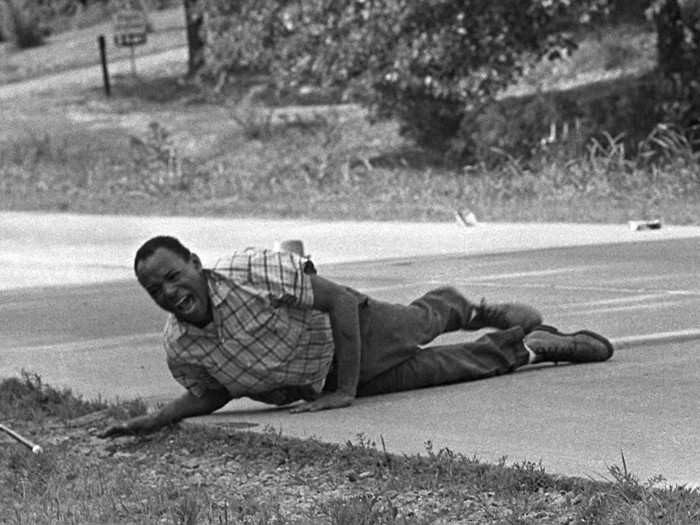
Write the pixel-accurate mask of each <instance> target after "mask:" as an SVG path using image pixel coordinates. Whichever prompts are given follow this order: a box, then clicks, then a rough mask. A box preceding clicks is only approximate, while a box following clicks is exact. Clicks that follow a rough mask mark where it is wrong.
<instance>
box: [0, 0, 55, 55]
mask: <svg viewBox="0 0 700 525" xmlns="http://www.w3.org/2000/svg"><path fill="white" fill-rule="evenodd" d="M2 13H3V16H2V18H3V20H4V23H5V32H6V33H7V34H8V36H9V38H10V39H11V40H12V41H13V42H14V44H15V45H16V46H17V47H18V48H20V49H26V48H29V47H36V46H40V45H43V43H44V36H45V31H44V28H43V26H42V23H41V17H40V12H39V5H38V4H37V2H36V1H34V0H4V8H3V10H2Z"/></svg>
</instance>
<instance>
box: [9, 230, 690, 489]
mask: <svg viewBox="0 0 700 525" xmlns="http://www.w3.org/2000/svg"><path fill="white" fill-rule="evenodd" d="M699 255H700V238H697V237H696V238H689V239H676V240H667V241H654V242H639V243H622V244H608V245H604V246H593V245H592V246H576V247H568V248H552V249H539V250H531V251H521V252H514V253H501V254H495V255H471V256H464V255H460V256H449V255H442V256H438V257H430V258H424V257H411V258H401V259H391V260H382V261H374V262H371V261H370V262H358V263H352V264H349V263H345V264H333V265H324V264H322V261H317V265H318V266H319V269H320V272H321V273H322V274H323V275H325V276H327V277H329V278H331V279H334V280H336V281H338V282H341V283H344V284H347V285H350V286H353V287H355V288H357V289H359V290H362V291H365V292H366V293H369V294H370V295H372V296H374V297H376V298H379V299H384V300H390V301H395V302H407V301H410V300H411V299H413V298H415V297H417V296H418V295H420V294H421V293H423V292H425V291H427V290H429V289H430V288H432V287H434V286H437V285H440V284H453V285H456V286H457V287H458V288H460V289H461V290H463V291H464V292H465V294H466V295H467V296H469V297H472V298H473V299H474V300H477V301H478V300H480V299H481V297H485V298H486V299H487V300H489V301H511V300H517V301H522V302H528V303H531V304H533V305H535V306H537V307H538V308H539V309H540V310H541V311H542V312H543V314H544V317H545V321H546V322H547V323H549V324H553V325H556V326H558V327H560V329H562V330H564V331H569V330H576V329H580V328H587V329H592V330H596V331H599V332H601V333H603V334H605V335H606V336H608V337H610V338H612V339H613V340H614V341H616V342H617V343H618V346H619V348H618V350H617V352H616V354H615V356H614V357H613V359H612V360H611V361H609V362H606V363H600V364H590V365H575V366H573V365H557V366H554V365H543V366H535V367H526V368H525V369H522V370H520V371H518V372H516V373H514V374H509V375H506V376H500V377H497V378H491V379H488V380H483V381H477V382H472V383H463V384H457V385H449V386H444V387H436V388H430V389H423V390H416V391H412V392H403V393H397V394H390V395H385V396H377V397H372V398H364V399H359V400H358V401H357V402H356V403H355V404H354V405H353V406H352V407H349V408H347V409H343V410H337V411H329V412H321V413H315V414H295V415H292V414H289V413H288V411H287V410H284V409H276V408H269V407H266V406H265V405H261V404H258V403H254V402H250V401H247V400H240V401H234V402H232V403H230V404H229V405H227V406H226V407H225V408H224V409H222V410H221V411H219V412H218V413H217V414H214V415H212V416H208V417H206V418H201V419H202V420H204V421H206V422H208V423H212V424H220V425H231V426H236V427H240V428H257V429H263V428H265V427H266V426H272V427H274V428H278V429H281V430H282V432H283V433H284V434H286V435H293V436H300V437H317V438H320V439H323V440H326V441H335V442H346V441H347V440H355V439H356V438H357V435H358V434H363V435H364V436H365V437H366V438H367V439H369V440H372V441H375V442H377V443H379V442H380V441H381V440H383V442H384V445H385V446H386V447H387V449H388V450H389V451H394V452H401V453H423V452H425V446H426V442H431V443H432V446H433V448H434V450H439V449H440V448H443V447H447V448H449V449H450V450H452V451H454V452H459V453H462V454H465V455H467V456H476V457H479V458H481V459H484V460H488V461H495V460H498V459H499V458H501V457H502V456H507V458H508V462H509V463H510V462H519V461H522V460H529V461H534V462H539V461H541V462H542V465H543V466H544V467H545V468H546V470H548V471H551V472H557V473H561V474H567V475H576V476H592V477H604V476H606V475H607V468H608V466H609V465H612V464H620V461H621V453H622V454H624V456H625V460H626V462H627V467H628V468H629V469H630V470H631V471H632V472H633V473H635V474H636V475H638V476H639V477H640V478H642V479H646V478H649V477H651V476H654V475H656V474H661V475H663V476H665V477H666V479H667V480H668V481H669V482H670V483H672V484H676V483H688V484H692V485H700V455H699V454H698V451H700V417H699V416H700V367H699V366H698V364H699V363H700V316H698V311H700V308H699V307H700V257H699ZM0 319H2V323H1V324H0V377H3V376H8V375H16V374H17V373H19V371H20V370H21V369H26V370H29V371H33V372H36V373H38V374H40V375H41V377H42V378H43V379H44V380H45V381H46V382H48V383H51V384H56V385H59V386H68V387H71V388H72V389H73V390H74V391H75V392H77V393H79V394H82V395H85V396H87V397H94V396H96V395H101V396H103V397H107V398H115V397H119V398H129V397H133V396H141V397H144V398H145V399H147V400H149V401H152V402H158V401H164V400H166V399H168V398H170V397H172V396H174V395H178V394H179V393H180V392H181V390H180V387H179V386H178V385H177V384H176V383H175V382H174V381H173V380H172V379H171V378H170V377H169V375H168V372H167V369H166V367H165V364H164V360H163V352H162V349H161V347H160V340H159V332H160V330H161V328H162V323H163V320H164V314H163V312H161V311H159V310H158V309H157V307H156V306H155V305H153V304H151V302H150V299H149V298H148V297H147V296H146V294H145V293H144V292H143V291H141V290H140V289H139V287H138V285H137V284H136V283H135V282H132V281H118V282H110V283H106V284H94V285H88V286H71V287H49V288H29V289H22V290H10V291H3V292H0ZM478 335H479V334H478V333H477V334H470V333H458V334H450V335H449V336H445V339H449V340H458V339H459V338H473V337H476V336H478Z"/></svg>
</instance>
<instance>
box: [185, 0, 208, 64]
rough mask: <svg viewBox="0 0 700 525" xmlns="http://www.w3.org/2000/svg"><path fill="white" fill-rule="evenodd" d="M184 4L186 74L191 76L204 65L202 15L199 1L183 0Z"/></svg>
mask: <svg viewBox="0 0 700 525" xmlns="http://www.w3.org/2000/svg"><path fill="white" fill-rule="evenodd" d="M183 1H184V6H185V22H186V24H187V47H188V48H189V57H188V60H187V76H189V77H192V76H194V75H196V74H197V72H198V71H199V70H200V69H201V68H202V66H203V65H204V44H205V40H204V35H203V34H202V33H203V30H204V16H203V14H202V6H201V2H198V0H183Z"/></svg>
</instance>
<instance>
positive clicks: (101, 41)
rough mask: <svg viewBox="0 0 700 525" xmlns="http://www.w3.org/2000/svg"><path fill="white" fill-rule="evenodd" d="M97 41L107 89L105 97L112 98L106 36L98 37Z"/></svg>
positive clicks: (103, 78)
mask: <svg viewBox="0 0 700 525" xmlns="http://www.w3.org/2000/svg"><path fill="white" fill-rule="evenodd" d="M97 41H98V43H99V45H100V61H101V62H102V80H103V82H104V87H105V95H107V96H108V97H109V96H111V94H112V90H111V88H110V85H109V70H108V69H107V51H106V48H107V45H106V43H105V36H104V35H100V36H99V37H97Z"/></svg>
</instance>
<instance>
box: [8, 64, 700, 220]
mask: <svg viewBox="0 0 700 525" xmlns="http://www.w3.org/2000/svg"><path fill="white" fill-rule="evenodd" d="M166 97H167V98H166ZM28 100H29V99H28ZM2 109H3V116H4V117H5V119H4V122H5V124H4V126H6V128H4V129H3V128H0V159H1V162H0V201H1V202H2V205H1V206H2V208H3V209H6V210H51V211H72V212H80V213H132V214H153V213H158V214H173V215H200V216H211V215H222V216H239V217H240V216H259V217H271V218H274V217H285V218H294V217H298V218H312V219H321V220H329V219H330V220H333V219H335V220H342V219H347V220H369V219H374V220H408V221H421V220H453V217H454V213H455V211H456V210H464V209H469V210H471V211H473V212H474V213H475V215H476V216H477V218H478V219H479V220H483V221H569V222H624V221H627V220H633V219H651V218H662V219H663V220H664V221H665V222H667V223H675V224H698V223H699V222H700V169H699V163H698V162H699V159H698V153H697V152H695V151H693V149H692V147H691V146H690V145H689V144H688V143H687V142H685V141H684V140H683V139H682V138H681V137H680V135H679V134H677V133H674V131H673V130H671V129H667V128H663V127H660V128H658V129H657V130H655V131H654V133H652V135H650V136H649V137H648V139H647V141H646V143H645V145H643V147H642V148H641V149H640V154H639V155H637V156H635V157H634V158H629V156H628V155H626V154H625V151H624V147H623V146H622V145H621V143H620V142H619V141H618V140H616V139H615V138H614V137H608V138H607V139H606V140H603V141H601V142H596V143H592V144H590V145H589V146H588V147H587V148H586V149H585V150H584V152H583V153H580V154H578V155H572V154H570V153H569V151H570V150H569V149H567V148H569V146H570V145H567V144H560V145H550V146H548V150H547V151H546V154H543V155H541V156H540V157H539V158H538V159H536V160H534V161H529V162H527V163H525V162H522V161H520V160H518V159H512V158H511V159H506V162H504V163H503V164H502V165H501V166H499V167H497V168H491V167H489V166H485V165H477V166H454V165H449V164H447V163H445V162H444V159H441V158H436V157H435V155H431V154H430V153H428V152H425V151H420V150H417V149H416V148H415V147H413V146H412V145H411V144H410V143H407V142H406V141H405V140H404V139H402V138H401V137H400V136H399V134H398V130H397V125H396V124H395V123H393V122H382V123H378V124H375V125H370V124H368V123H367V122H366V120H365V119H364V114H363V112H362V111H361V110H360V109H359V108H356V107H351V106H303V107H300V106H296V107H290V106H285V107H274V106H271V105H269V104H265V103H263V102H260V101H255V100H252V101H251V100H249V99H245V98H244V99H240V100H238V101H237V102H235V103H230V104H223V105H222V104H213V103H210V102H207V101H206V100H203V99H202V97H201V94H199V93H197V92H195V91H194V90H193V89H192V88H191V87H189V86H186V85H184V84H181V83H178V82H177V79H175V78H172V77H159V78H150V79H148V78H142V79H139V80H133V79H122V81H121V83H120V84H119V85H118V86H115V96H113V97H112V98H110V99H105V98H104V97H103V96H102V95H101V94H100V93H99V92H98V91H97V90H88V91H84V92H80V93H71V94H69V95H68V94H64V95H63V96H58V95H56V94H52V95H50V96H49V95H46V96H45V97H43V98H42V97H40V96H37V97H33V98H32V99H31V101H29V103H27V104H26V105H23V103H22V101H21V100H18V101H12V102H11V103H10V102H7V103H5V104H4V107H3V108H2ZM579 146H580V145H579Z"/></svg>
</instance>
